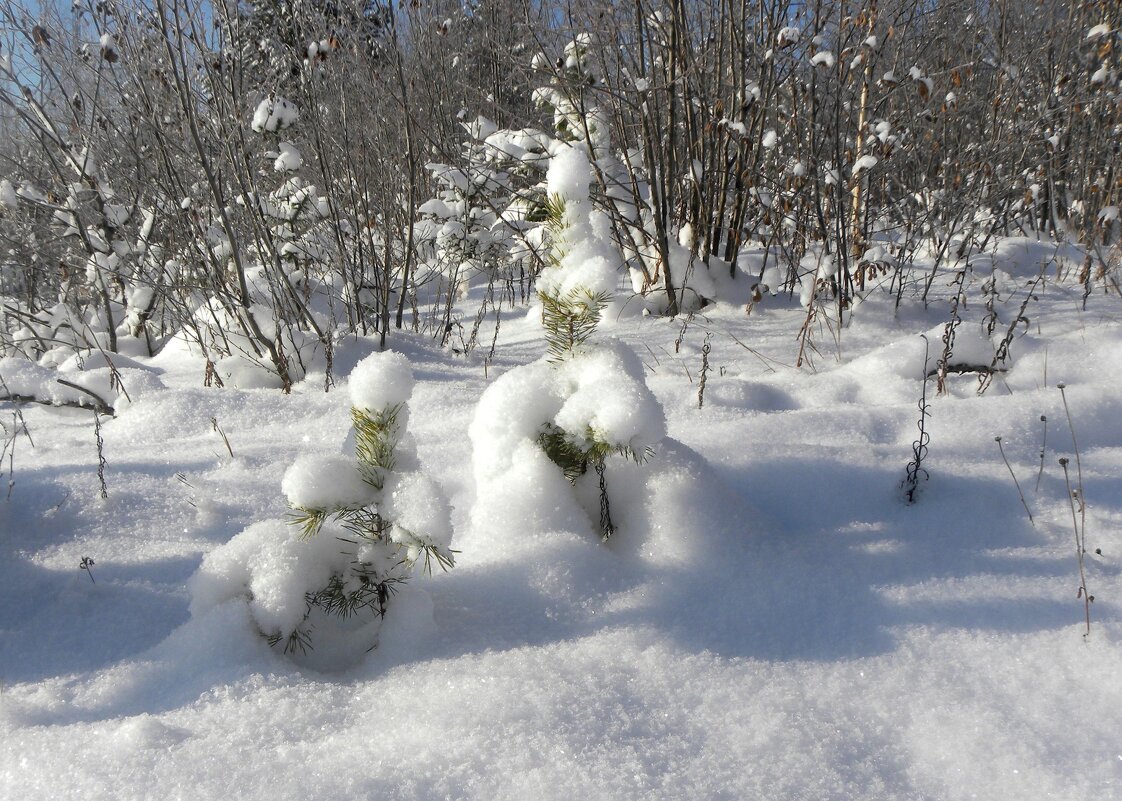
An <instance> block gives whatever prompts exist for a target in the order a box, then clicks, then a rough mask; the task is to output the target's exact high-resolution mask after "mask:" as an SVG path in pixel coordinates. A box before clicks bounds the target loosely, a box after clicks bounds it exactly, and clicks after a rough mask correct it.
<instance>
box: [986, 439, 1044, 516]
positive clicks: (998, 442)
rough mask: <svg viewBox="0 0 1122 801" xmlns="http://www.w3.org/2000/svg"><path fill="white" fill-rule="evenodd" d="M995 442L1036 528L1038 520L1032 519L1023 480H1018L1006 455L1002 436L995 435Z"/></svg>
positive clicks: (1022, 504)
mask: <svg viewBox="0 0 1122 801" xmlns="http://www.w3.org/2000/svg"><path fill="white" fill-rule="evenodd" d="M993 439H994V442H996V443H997V449H998V450H999V451H1001V458H1002V460H1004V462H1005V467H1006V468H1007V469H1008V470H1009V475H1011V476H1012V477H1013V486H1015V487H1016V488H1017V495H1019V496H1020V497H1021V506H1023V507H1025V514H1027V515H1028V519H1029V522H1030V523H1032V527H1033V528H1036V521H1035V520H1033V519H1032V512H1030V511H1029V507H1028V503H1027V502H1026V501H1025V494H1024V493H1023V492H1021V482H1019V481H1017V474H1016V473H1014V472H1013V465H1011V464H1009V457H1007V456H1006V455H1005V446H1003V445H1002V444H1001V437H994V438H993Z"/></svg>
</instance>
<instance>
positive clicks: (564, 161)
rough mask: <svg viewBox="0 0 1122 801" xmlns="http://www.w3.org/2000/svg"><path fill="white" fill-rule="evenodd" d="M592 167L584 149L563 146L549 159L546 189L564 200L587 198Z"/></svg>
mask: <svg viewBox="0 0 1122 801" xmlns="http://www.w3.org/2000/svg"><path fill="white" fill-rule="evenodd" d="M591 169H592V168H591V167H590V165H589V163H588V156H587V155H585V152H584V150H582V149H581V148H579V147H570V146H568V145H566V146H563V147H562V148H561V150H560V151H559V152H558V153H556V154H554V156H553V158H552V159H550V161H549V170H548V171H547V172H546V179H545V180H546V191H547V192H548V193H549V194H550V195H555V196H557V197H559V198H561V199H562V200H574V201H578V202H579V201H583V200H587V199H588V184H589V182H590V181H591V180H592V173H591Z"/></svg>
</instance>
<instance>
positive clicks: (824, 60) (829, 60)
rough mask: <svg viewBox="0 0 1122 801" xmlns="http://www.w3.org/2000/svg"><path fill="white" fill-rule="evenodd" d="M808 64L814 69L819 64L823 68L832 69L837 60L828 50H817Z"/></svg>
mask: <svg viewBox="0 0 1122 801" xmlns="http://www.w3.org/2000/svg"><path fill="white" fill-rule="evenodd" d="M810 63H811V64H812V65H813V66H815V67H817V66H818V65H819V64H821V65H822V66H823V67H832V66H834V65H835V64H836V63H837V59H836V58H835V57H834V54H833V53H831V52H830V51H829V50H819V51H818V52H817V53H815V54H814V56H813V57H812V58H811V59H810Z"/></svg>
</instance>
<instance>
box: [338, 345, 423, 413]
mask: <svg viewBox="0 0 1122 801" xmlns="http://www.w3.org/2000/svg"><path fill="white" fill-rule="evenodd" d="M347 387H348V390H349V392H350V394H351V405H353V406H354V407H355V408H356V409H366V410H367V411H371V412H380V411H382V410H383V409H386V408H387V407H390V406H397V405H399V404H402V403H405V402H406V401H407V400H409V396H410V395H412V394H413V370H412V368H411V367H410V366H409V360H408V359H406V358H405V356H403V355H402V354H400V353H396V352H394V351H385V352H383V353H372V354H370V355H369V356H367V357H366V358H365V359H363V360H362V361H361V362H359V363H358V364H357V365H356V366H355V369H354V370H352V371H351V375H350V378H349V379H348V382H347Z"/></svg>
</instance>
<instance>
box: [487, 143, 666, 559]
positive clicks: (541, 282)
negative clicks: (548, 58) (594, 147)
mask: <svg viewBox="0 0 1122 801" xmlns="http://www.w3.org/2000/svg"><path fill="white" fill-rule="evenodd" d="M591 182H592V176H591V167H590V165H589V162H588V157H587V155H586V153H585V151H584V150H583V149H582V148H580V147H579V146H577V147H569V146H564V147H562V148H561V149H560V150H559V151H558V152H556V153H555V154H554V155H553V157H552V159H551V161H550V165H549V171H548V176H547V184H548V190H549V198H550V200H549V214H550V231H551V237H550V240H551V241H550V245H551V250H550V258H549V264H548V266H547V267H546V268H545V269H544V270H542V273H541V275H540V276H539V278H538V297H539V299H540V300H541V303H542V323H543V327H544V329H545V330H544V334H545V339H546V342H547V344H548V346H549V353H548V355H547V356H546V357H545V359H543V360H542V361H540V362H537V363H534V364H531V365H526V366H524V367H521V368H516V369H514V370H511V371H510V372H508V373H507V374H505V375H503V376H502V377H501V378H499V379H498V380H497V381H496V382H495V383H494V384H492V385H491V387H490V388H488V390H487V392H485V393H484V396H483V398H482V399H481V400H480V405H479V408H478V409H477V411H476V416H475V422H474V423H473V425H472V431H471V437H472V441H473V445H474V449H475V453H474V462H475V468H476V480H477V482H478V483H479V484H480V487H479V495H480V496H481V497H482V496H487V497H490V496H491V495H493V494H495V493H496V492H497V494H498V495H500V496H501V495H502V494H503V493H504V492H506V491H507V489H509V487H510V486H517V485H519V484H520V483H521V482H523V481H525V480H526V476H528V475H531V474H533V473H534V470H535V468H534V466H533V464H532V462H533V457H532V456H531V455H527V454H526V451H525V450H524V449H523V447H522V446H523V445H524V444H527V440H528V441H529V442H530V443H533V445H536V447H537V449H539V452H541V453H544V454H545V456H546V457H547V458H548V459H549V461H550V462H552V464H553V466H555V467H556V468H557V469H558V470H559V471H560V473H561V474H562V475H563V476H564V478H565V479H567V480H568V483H569V484H570V485H572V486H574V487H575V488H576V490H577V491H576V495H577V496H579V497H584V498H590V497H591V498H598V500H599V503H598V507H599V508H598V509H597V508H586V509H585V512H586V513H587V514H588V516H589V517H590V518H592V520H591V521H590V522H598V530H599V532H600V535H601V536H602V537H604V538H607V537H609V536H611V535H612V534H613V533H614V532H615V530H616V526H617V521H616V520H614V519H613V516H612V510H611V504H610V498H611V495H610V484H611V479H610V476H608V475H606V466H607V463H608V460H609V457H611V456H612V455H613V454H616V455H621V456H624V457H625V458H628V459H631V460H633V461H636V462H641V461H643V460H644V459H646V457H647V455H648V454H649V453H651V452H653V448H654V447H655V445H657V443H659V442H660V441H661V440H662V439H663V437H664V436H665V422H664V419H663V414H662V408H661V407H660V406H659V404H658V401H657V400H655V398H654V396H653V395H652V394H651V392H650V390H649V389H648V388H647V386H646V382H645V380H644V376H643V368H642V365H641V364H640V363H639V361H638V359H637V358H636V357H635V355H634V353H632V352H631V351H630V350H629V349H628V348H626V347H625V346H624V345H622V344H620V343H618V342H613V341H610V340H609V341H601V342H596V343H593V342H592V341H591V337H592V335H593V333H594V332H595V331H596V329H597V326H598V325H599V323H600V315H601V312H602V310H603V309H604V307H605V305H606V304H608V303H609V302H610V300H611V295H612V290H613V289H614V288H615V284H616V276H617V269H616V268H617V265H618V263H619V258H618V253H616V252H615V251H614V249H613V248H612V247H611V246H610V244H609V243H608V241H607V240H606V237H605V236H604V235H603V234H604V231H603V229H604V227H605V226H604V225H601V224H600V223H602V222H603V220H599V219H598V216H599V213H598V212H597V211H596V210H595V209H594V208H593V206H592V203H591V201H590V199H589V195H588V188H589V184H590V183H591ZM530 398H532V401H528V399H530ZM531 447H532V446H531ZM524 460H528V461H524ZM496 483H501V484H502V485H503V486H502V487H499V486H495V484H496ZM589 483H591V484H592V486H591V487H589V486H588V485H589ZM588 490H591V492H589V491H588ZM487 502H488V501H485V502H484V505H486V503H487ZM593 503H596V501H595V500H593Z"/></svg>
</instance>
